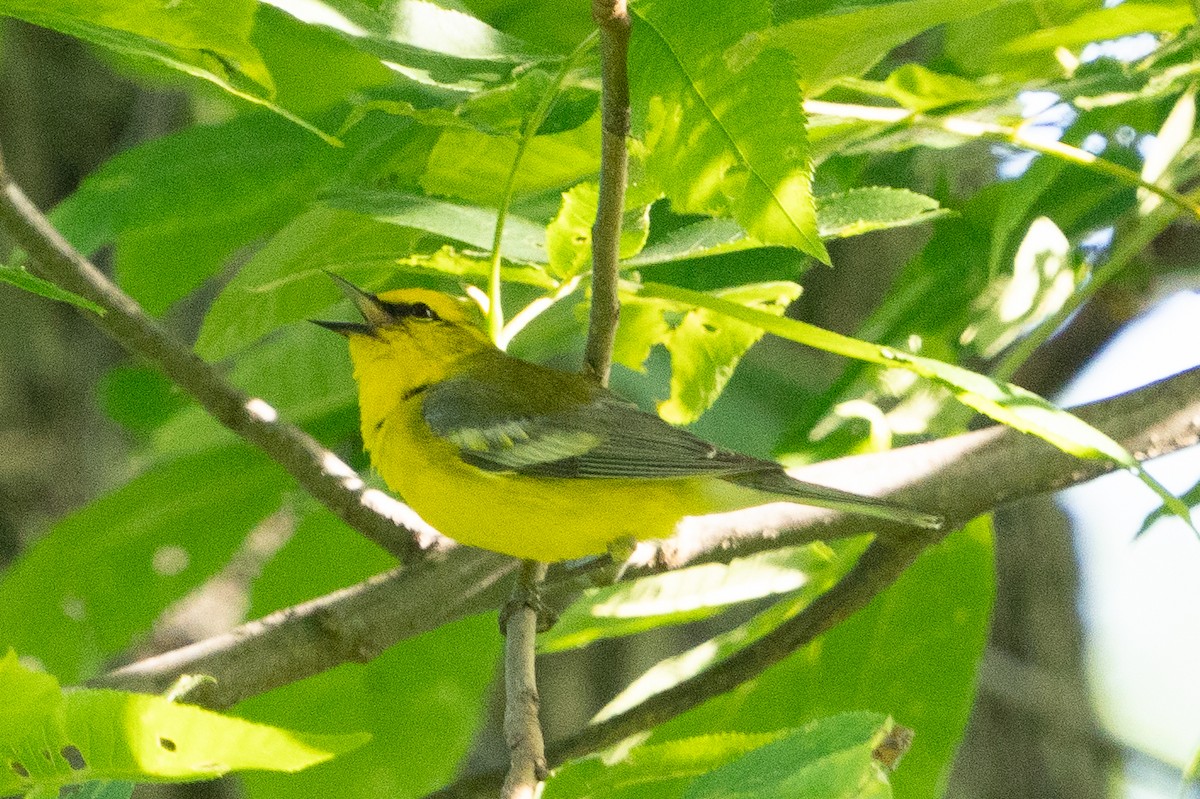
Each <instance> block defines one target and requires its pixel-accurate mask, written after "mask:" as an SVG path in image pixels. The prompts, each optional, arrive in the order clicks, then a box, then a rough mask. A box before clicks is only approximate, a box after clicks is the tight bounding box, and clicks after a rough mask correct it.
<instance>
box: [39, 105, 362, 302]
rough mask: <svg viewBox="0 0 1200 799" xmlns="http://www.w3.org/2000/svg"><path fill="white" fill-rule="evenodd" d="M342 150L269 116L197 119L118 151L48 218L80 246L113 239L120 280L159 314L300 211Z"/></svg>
mask: <svg viewBox="0 0 1200 799" xmlns="http://www.w3.org/2000/svg"><path fill="white" fill-rule="evenodd" d="M343 157H344V151H340V150H334V149H332V148H330V147H327V146H325V145H324V144H322V143H321V142H320V141H317V140H315V139H313V138H312V137H311V136H308V135H306V134H304V133H303V132H301V131H298V130H297V129H296V128H295V127H294V126H292V125H288V124H286V123H283V122H280V121H279V120H276V119H274V118H272V117H268V116H254V117H247V118H244V119H238V120H235V121H233V122H229V123H226V124H224V125H220V126H216V127H193V128H189V129H187V130H185V131H183V132H181V133H176V134H174V135H171V136H167V137H164V138H161V139H157V140H155V141H152V142H149V143H147V144H144V145H142V146H140V147H138V148H136V149H133V150H129V151H127V152H125V153H122V154H121V155H119V156H117V157H116V158H114V159H112V160H111V161H109V162H108V163H106V164H105V165H104V166H103V167H101V168H100V169H99V170H97V171H96V172H94V173H92V174H91V175H90V176H89V177H88V178H87V179H86V180H85V181H84V182H83V184H82V185H81V186H80V188H79V189H78V191H76V192H75V193H74V194H73V195H71V196H70V197H69V198H68V199H67V200H66V201H64V202H63V203H62V204H60V205H59V206H58V207H57V208H56V209H55V210H54V212H53V214H51V221H52V222H54V224H55V226H56V227H58V228H59V230H60V231H62V233H63V234H64V235H65V236H66V237H67V238H68V239H69V240H70V241H71V243H72V244H74V245H75V246H76V247H77V248H79V249H80V250H81V251H83V252H84V253H93V252H95V251H96V250H97V249H98V248H99V247H101V246H102V245H104V244H109V243H115V244H116V269H117V275H118V278H119V279H120V283H121V285H122V287H123V288H124V289H125V290H126V291H128V292H129V293H130V294H131V295H132V296H133V297H134V298H135V299H137V300H138V301H139V302H140V303H141V304H142V305H143V306H145V307H146V309H147V310H149V311H150V312H151V313H159V312H161V311H163V310H165V309H166V308H167V307H168V306H169V305H170V304H171V303H173V302H175V301H176V300H178V299H179V298H180V297H183V296H184V295H185V294H187V293H188V292H189V291H191V290H192V289H194V288H196V287H197V286H199V285H200V284H201V283H202V282H204V280H206V279H207V278H208V277H210V276H211V275H213V274H214V273H215V272H216V271H217V270H218V269H219V268H220V267H221V265H222V264H223V263H224V262H225V259H226V258H228V257H229V256H230V255H231V254H232V253H233V252H234V251H236V250H237V249H238V248H240V247H243V246H245V245H246V244H248V243H249V242H251V241H253V240H254V239H257V238H258V237H260V236H262V235H263V234H265V233H268V232H270V231H272V230H274V229H275V228H277V227H279V226H280V225H282V224H283V223H284V222H285V221H286V220H287V219H289V218H290V217H292V216H293V215H295V214H296V213H297V212H298V211H299V210H300V208H301V207H303V205H304V204H305V203H307V202H308V200H309V199H310V198H311V197H312V196H313V194H314V193H315V191H316V189H317V187H318V186H319V185H321V184H322V183H323V182H325V180H327V179H328V178H329V177H330V175H331V174H332V173H333V171H334V169H335V168H336V166H337V164H338V163H339V162H340V161H341V160H342V158H343Z"/></svg>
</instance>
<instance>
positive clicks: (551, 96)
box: [487, 34, 595, 349]
mask: <svg viewBox="0 0 1200 799" xmlns="http://www.w3.org/2000/svg"><path fill="white" fill-rule="evenodd" d="M594 40H595V35H594V34H593V35H590V36H588V37H587V38H586V39H584V40H583V41H582V42H580V43H579V46H578V47H576V48H575V49H574V50H573V51H572V52H571V54H570V55H569V56H567V57H566V59H565V60H564V61H563V63H562V66H561V67H559V70H558V74H557V75H555V76H554V82H553V83H551V84H550V86H549V87H548V88H547V89H546V93H545V94H544V95H542V99H541V100H540V101H539V102H538V104H537V107H536V108H534V109H533V113H532V114H530V116H529V119H527V120H525V129H524V130H523V131H522V132H521V138H520V139H518V140H517V151H516V153H515V154H513V162H512V168H511V169H509V170H508V178H507V179H506V180H505V182H504V191H503V192H502V193H501V195H500V207H499V208H498V209H497V212H496V227H495V230H494V232H493V233H492V261H491V271H490V273H489V277H488V312H487V322H488V335H489V336H490V337H491V339H492V341H493V342H495V343H496V345H497V346H499V347H500V348H501V349H504V346H505V344H507V342H508V339H506V338H505V336H504V308H503V307H502V306H501V304H500V299H501V298H500V294H501V288H500V266H501V264H502V262H503V258H502V256H501V254H500V245H501V244H502V242H503V239H504V223H505V222H506V221H507V219H508V209H509V207H510V206H511V205H512V199H513V192H514V190H515V188H516V185H517V173H518V172H519V171H520V169H521V162H522V161H523V160H524V158H525V151H526V150H528V149H529V145H530V143H531V142H532V141H533V137H534V136H536V135H537V132H538V130H539V129H540V128H541V127H542V123H543V122H545V121H546V117H547V116H549V114H550V110H551V109H552V108H553V107H554V101H555V100H557V99H558V95H559V92H561V91H562V86H563V83H564V82H565V81H566V79H567V76H568V75H570V74H571V70H572V69H574V68H575V65H576V64H577V63H579V59H580V58H582V57H583V54H584V53H586V52H587V51H588V50H589V49H591V46H592V42H593V41H594ZM509 338H511V337H509Z"/></svg>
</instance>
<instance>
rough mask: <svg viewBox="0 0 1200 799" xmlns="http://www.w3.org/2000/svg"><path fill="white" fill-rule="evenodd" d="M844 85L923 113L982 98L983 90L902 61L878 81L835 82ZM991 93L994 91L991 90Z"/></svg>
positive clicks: (849, 80) (981, 87) (955, 77)
mask: <svg viewBox="0 0 1200 799" xmlns="http://www.w3.org/2000/svg"><path fill="white" fill-rule="evenodd" d="M839 82H840V83H842V85H844V86H846V87H847V88H851V89H857V90H858V91H861V92H864V93H866V94H870V95H873V96H875V97H887V98H889V99H891V100H895V101H896V102H897V103H899V104H900V105H902V106H904V107H905V108H910V109H912V110H913V111H919V112H922V113H923V112H926V111H932V110H934V109H935V108H942V107H944V106H948V105H957V104H959V103H965V102H972V101H977V100H983V99H986V98H987V97H988V96H989V95H988V91H987V89H986V88H985V87H984V86H982V85H980V83H979V82H978V81H973V80H967V79H965V78H960V77H958V76H957V75H948V74H942V73H940V72H934V71H932V70H930V69H927V68H925V67H924V66H922V65H920V64H905V65H904V66H902V67H899V68H898V69H895V70H893V71H892V73H891V74H890V75H888V76H887V79H886V80H884V81H883V82H882V83H879V82H876V81H869V80H859V79H857V78H847V79H843V80H842V81H839ZM992 91H993V92H995V91H997V90H996V89H994V88H993V89H992Z"/></svg>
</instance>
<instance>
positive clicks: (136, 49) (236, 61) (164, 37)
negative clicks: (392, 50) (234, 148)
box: [0, 0, 341, 146]
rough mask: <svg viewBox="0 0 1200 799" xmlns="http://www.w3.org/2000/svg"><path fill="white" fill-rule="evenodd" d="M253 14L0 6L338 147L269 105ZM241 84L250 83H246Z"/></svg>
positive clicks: (241, 10)
mask: <svg viewBox="0 0 1200 799" xmlns="http://www.w3.org/2000/svg"><path fill="white" fill-rule="evenodd" d="M257 8H258V4H257V3H254V2H251V0H233V2H225V1H224V0H191V1H190V2H188V3H175V4H172V3H165V4H159V5H157V6H147V5H146V4H145V3H142V2H137V1H136V0H104V1H103V2H91V0H67V1H66V2H55V3H48V2H39V0H3V2H0V15H3V16H13V17H18V18H20V19H23V20H25V21H27V22H32V23H34V24H35V25H42V26H44V27H47V28H53V29H54V30H57V31H60V32H62V33H66V34H69V35H71V36H75V37H77V38H79V39H83V40H84V41H88V42H92V43H93V44H98V45H100V46H102V47H105V48H107V49H109V50H112V51H114V52H117V53H120V54H122V55H124V56H128V57H131V58H134V59H141V60H148V61H151V62H153V63H156V64H160V65H163V66H166V67H168V68H170V69H173V70H176V71H178V72H182V73H183V74H185V75H190V76H191V77H194V78H198V79H200V80H203V81H206V82H208V83H211V84H213V85H215V86H218V87H220V88H221V89H223V90H224V91H226V92H228V93H229V94H231V95H233V96H235V97H238V98H240V99H242V100H245V101H247V102H249V103H253V104H255V105H259V106H262V107H263V108H266V109H268V110H270V111H272V112H273V113H274V114H276V115H277V116H279V117H281V118H283V119H286V120H287V121H288V122H290V123H291V124H292V125H295V126H298V127H299V128H301V129H303V130H305V131H308V133H309V134H314V135H315V136H318V137H320V138H321V139H322V140H323V141H324V142H325V144H326V145H335V146H340V145H341V142H339V141H338V140H337V139H335V138H333V137H332V136H330V135H328V134H327V133H325V132H324V131H322V130H320V129H319V128H317V127H315V126H314V125H312V124H311V123H310V122H307V121H305V120H303V119H301V118H300V117H298V116H296V115H295V114H293V113H292V112H291V111H288V110H287V109H285V108H283V107H282V106H280V105H278V104H277V103H275V102H274V101H273V99H272V95H273V94H274V91H275V87H274V83H273V81H272V79H271V74H270V72H268V70H267V67H266V65H265V64H264V63H263V60H262V56H261V55H260V54H259V52H258V50H257V49H256V48H255V47H254V45H253V44H251V43H250V41H249V36H250V32H251V29H252V28H253V25H254V17H255V11H256V10H257ZM247 80H248V81H251V82H252V83H253V85H247Z"/></svg>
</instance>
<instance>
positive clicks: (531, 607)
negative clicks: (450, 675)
mask: <svg viewBox="0 0 1200 799" xmlns="http://www.w3.org/2000/svg"><path fill="white" fill-rule="evenodd" d="M545 578H546V564H544V563H539V562H538V561H535V560H527V561H524V562H522V564H521V578H520V580H519V581H518V583H517V589H516V591H515V592H514V599H513V605H512V606H511V607H512V610H511V611H510V612H509V614H508V618H507V623H506V624H505V629H504V635H505V640H504V740H505V742H506V743H507V744H508V752H509V758H510V765H509V769H508V774H507V775H506V776H505V778H504V785H503V787H502V788H501V790H500V796H501V797H503V799H533V797H534V796H535V795H536V793H537V787H538V783H540V782H541V781H542V780H544V779H545V778H546V743H545V741H544V740H543V738H542V726H541V722H540V720H539V719H538V706H539V704H540V699H539V698H538V688H537V674H536V671H535V668H534V661H535V659H536V657H535V656H536V654H537V646H536V642H537V628H538V604H539V600H538V599H537V597H538V595H539V592H540V590H541V585H542V581H543V580H545Z"/></svg>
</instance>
